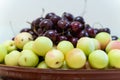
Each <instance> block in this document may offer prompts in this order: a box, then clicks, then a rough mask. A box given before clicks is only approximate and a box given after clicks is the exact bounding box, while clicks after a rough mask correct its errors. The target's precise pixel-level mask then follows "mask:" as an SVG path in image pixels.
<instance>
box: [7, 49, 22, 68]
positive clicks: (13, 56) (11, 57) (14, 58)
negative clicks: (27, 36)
mask: <svg viewBox="0 0 120 80" xmlns="http://www.w3.org/2000/svg"><path fill="white" fill-rule="evenodd" d="M20 56H21V53H20V52H19V51H16V50H14V51H11V52H10V53H9V54H7V55H6V56H5V64H6V65H9V66H18V59H19V57H20Z"/></svg>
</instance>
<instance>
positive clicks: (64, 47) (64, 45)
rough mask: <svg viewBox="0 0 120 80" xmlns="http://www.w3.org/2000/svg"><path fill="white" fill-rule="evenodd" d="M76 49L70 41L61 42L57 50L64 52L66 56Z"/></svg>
mask: <svg viewBox="0 0 120 80" xmlns="http://www.w3.org/2000/svg"><path fill="white" fill-rule="evenodd" d="M73 48H74V46H73V44H72V43H71V42H70V41H65V40H64V41H61V42H59V43H58V45H57V49H58V50H60V51H62V52H63V53H64V55H65V54H66V53H67V52H69V51H70V50H72V49H73Z"/></svg>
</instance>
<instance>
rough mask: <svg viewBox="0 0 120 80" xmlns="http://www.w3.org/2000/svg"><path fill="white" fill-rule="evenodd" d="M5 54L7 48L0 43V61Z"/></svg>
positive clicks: (0, 61)
mask: <svg viewBox="0 0 120 80" xmlns="http://www.w3.org/2000/svg"><path fill="white" fill-rule="evenodd" d="M6 55H7V49H6V48H5V46H4V45H1V44H0V63H2V62H3V61H4V58H5V56H6Z"/></svg>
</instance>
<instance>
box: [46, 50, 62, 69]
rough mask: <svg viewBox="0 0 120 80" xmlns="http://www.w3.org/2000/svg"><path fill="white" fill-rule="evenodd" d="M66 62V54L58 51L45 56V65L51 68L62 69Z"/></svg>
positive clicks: (49, 52) (52, 51)
mask: <svg viewBox="0 0 120 80" xmlns="http://www.w3.org/2000/svg"><path fill="white" fill-rule="evenodd" d="M63 62H64V54H63V53H62V52H61V51H60V50H57V49H53V50H50V51H48V52H47V54H46V55H45V63H46V64H47V65H48V67H50V68H60V67H61V66H62V65H63Z"/></svg>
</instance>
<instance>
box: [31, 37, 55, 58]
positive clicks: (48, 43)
mask: <svg viewBox="0 0 120 80" xmlns="http://www.w3.org/2000/svg"><path fill="white" fill-rule="evenodd" d="M52 48H53V42H52V40H50V39H49V38H48V37H45V36H40V37H38V38H37V39H36V40H35V41H34V43H33V51H34V52H35V53H36V54H37V55H39V56H45V55H46V53H47V52H48V51H50V50H51V49H52Z"/></svg>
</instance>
